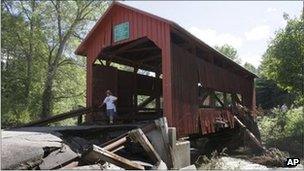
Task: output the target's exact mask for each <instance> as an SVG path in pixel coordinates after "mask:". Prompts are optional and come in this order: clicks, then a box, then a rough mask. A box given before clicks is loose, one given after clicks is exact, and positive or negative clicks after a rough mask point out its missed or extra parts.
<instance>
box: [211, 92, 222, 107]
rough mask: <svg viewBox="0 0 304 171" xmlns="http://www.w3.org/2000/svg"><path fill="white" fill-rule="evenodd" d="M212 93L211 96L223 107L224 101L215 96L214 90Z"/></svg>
mask: <svg viewBox="0 0 304 171" xmlns="http://www.w3.org/2000/svg"><path fill="white" fill-rule="evenodd" d="M212 94H213V97H214V98H215V99H216V100H217V101H218V102H219V103H220V105H221V106H222V107H225V105H224V103H223V102H222V101H221V99H220V98H218V97H217V95H216V94H215V92H213V93H212Z"/></svg>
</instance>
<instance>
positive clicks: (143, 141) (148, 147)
mask: <svg viewBox="0 0 304 171" xmlns="http://www.w3.org/2000/svg"><path fill="white" fill-rule="evenodd" d="M129 137H130V138H131V140H132V141H134V142H139V143H140V145H141V146H142V147H143V148H144V150H145V151H146V152H147V153H148V155H149V157H150V159H151V160H152V162H153V164H156V165H158V164H159V163H160V161H161V158H160V156H159V155H158V153H157V152H156V151H155V149H154V147H153V146H152V144H151V143H150V141H149V140H148V138H147V137H146V135H145V134H144V133H143V131H142V130H141V129H135V130H132V131H130V133H129Z"/></svg>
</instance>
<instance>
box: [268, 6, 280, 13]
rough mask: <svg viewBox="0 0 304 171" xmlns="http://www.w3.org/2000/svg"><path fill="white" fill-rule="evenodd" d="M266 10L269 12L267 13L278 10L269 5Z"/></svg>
mask: <svg viewBox="0 0 304 171" xmlns="http://www.w3.org/2000/svg"><path fill="white" fill-rule="evenodd" d="M266 11H267V12H269V13H271V12H276V11H278V10H277V9H276V8H272V7H269V8H267V10H266Z"/></svg>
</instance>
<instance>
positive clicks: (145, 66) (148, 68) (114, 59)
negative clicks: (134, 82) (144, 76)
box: [113, 56, 155, 72]
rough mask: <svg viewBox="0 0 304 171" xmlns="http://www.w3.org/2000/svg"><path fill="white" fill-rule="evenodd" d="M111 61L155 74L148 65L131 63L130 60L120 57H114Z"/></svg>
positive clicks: (153, 69)
mask: <svg viewBox="0 0 304 171" xmlns="http://www.w3.org/2000/svg"><path fill="white" fill-rule="evenodd" d="M117 59H118V60H117ZM113 61H115V62H117V63H121V64H126V65H129V66H132V67H137V68H140V69H144V70H148V71H154V72H155V68H153V67H152V66H149V65H146V64H143V63H140V62H137V61H132V60H129V59H126V58H123V57H120V56H115V58H113Z"/></svg>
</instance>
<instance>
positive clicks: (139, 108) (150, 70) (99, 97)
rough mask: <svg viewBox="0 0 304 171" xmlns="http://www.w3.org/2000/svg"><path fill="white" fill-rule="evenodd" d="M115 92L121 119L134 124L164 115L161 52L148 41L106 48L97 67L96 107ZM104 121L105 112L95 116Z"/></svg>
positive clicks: (95, 78) (95, 67)
mask: <svg viewBox="0 0 304 171" xmlns="http://www.w3.org/2000/svg"><path fill="white" fill-rule="evenodd" d="M106 90H111V91H112V93H113V95H115V96H117V97H118V100H117V102H116V108H117V116H118V120H120V121H121V122H123V123H130V122H132V121H138V120H152V119H156V118H159V117H161V116H163V96H162V94H163V91H162V56H161V49H160V48H159V47H158V46H157V45H155V43H154V42H153V41H151V40H149V39H148V38H141V39H137V40H134V41H130V42H126V43H121V44H118V45H114V46H110V47H105V48H103V49H102V52H101V53H100V55H99V56H98V58H97V59H96V61H95V63H94V64H93V93H92V94H93V97H92V98H93V99H92V102H93V106H98V105H100V104H101V103H102V101H103V99H104V98H105V96H106V95H105V91H106ZM93 116H94V118H93V120H94V121H98V120H102V119H103V118H104V116H105V115H104V114H103V111H100V112H97V113H95V114H93Z"/></svg>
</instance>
